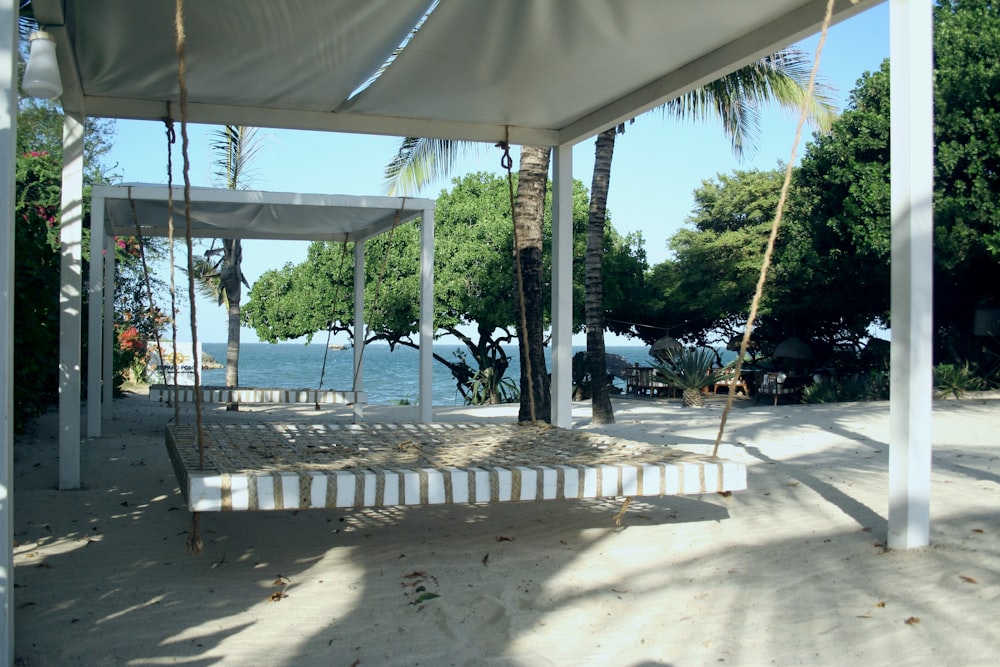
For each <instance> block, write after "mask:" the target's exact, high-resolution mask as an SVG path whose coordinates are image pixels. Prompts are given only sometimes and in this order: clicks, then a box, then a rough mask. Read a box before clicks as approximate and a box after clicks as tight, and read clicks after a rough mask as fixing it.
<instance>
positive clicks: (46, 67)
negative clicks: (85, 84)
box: [21, 31, 62, 100]
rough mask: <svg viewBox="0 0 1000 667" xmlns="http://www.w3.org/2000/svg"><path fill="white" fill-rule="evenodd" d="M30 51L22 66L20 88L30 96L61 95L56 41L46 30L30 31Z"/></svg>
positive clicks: (51, 96)
mask: <svg viewBox="0 0 1000 667" xmlns="http://www.w3.org/2000/svg"><path fill="white" fill-rule="evenodd" d="M30 39H31V53H30V55H29V56H28V66H27V67H25V68H24V78H23V79H22V80H21V89H22V90H24V92H26V93H27V94H28V95H31V96H32V97H39V98H41V99H45V100H51V99H53V98H56V97H59V96H60V95H62V80H61V79H60V78H59V64H58V63H57V62H56V42H55V40H54V39H52V35H50V34H49V33H47V32H41V31H38V32H33V33H31V37H30Z"/></svg>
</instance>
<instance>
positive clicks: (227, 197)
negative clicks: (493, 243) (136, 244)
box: [92, 185, 434, 241]
mask: <svg viewBox="0 0 1000 667" xmlns="http://www.w3.org/2000/svg"><path fill="white" fill-rule="evenodd" d="M168 192H169V189H168V188H167V186H165V185H131V186H129V185H119V186H95V187H94V189H93V193H92V199H93V200H94V201H95V202H97V201H98V200H99V199H100V198H103V199H104V223H105V229H106V230H109V232H110V233H112V234H114V235H118V236H134V235H135V218H137V219H138V221H139V226H140V229H141V231H142V234H143V236H166V235H167V217H168V210H167V208H168V207H167V195H168ZM133 205H134V206H135V218H133V215H132V207H133ZM97 206H98V205H97V204H96V203H95V211H94V215H97V210H96V209H97ZM433 210H434V201H433V200H431V199H415V198H413V197H352V196H347V195H320V194H296V193H288V192H261V191H256V190H215V189H209V188H192V190H191V230H192V231H191V236H192V238H239V239H287V240H303V241H345V240H346V241H358V240H364V239H367V238H370V237H372V236H375V235H377V234H380V233H382V232H385V231H388V230H389V229H390V228H391V227H392V226H393V224H403V223H405V222H408V221H410V220H413V219H415V218H419V217H420V215H421V214H422V213H423V212H424V211H433ZM173 216H174V229H175V231H174V234H175V235H176V236H178V237H182V236H184V234H185V219H184V189H183V188H181V187H177V186H175V187H174V191H173Z"/></svg>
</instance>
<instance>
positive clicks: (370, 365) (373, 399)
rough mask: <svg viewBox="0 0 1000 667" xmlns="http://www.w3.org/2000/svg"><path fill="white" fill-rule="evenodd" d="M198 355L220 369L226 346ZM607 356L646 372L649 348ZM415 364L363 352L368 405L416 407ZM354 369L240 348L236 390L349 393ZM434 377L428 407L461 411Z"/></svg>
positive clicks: (292, 348) (372, 350)
mask: <svg viewBox="0 0 1000 667" xmlns="http://www.w3.org/2000/svg"><path fill="white" fill-rule="evenodd" d="M202 349H203V350H204V352H206V353H207V354H209V355H211V356H212V357H214V358H215V359H216V360H217V361H218V362H219V363H222V364H225V361H226V344H225V343H205V344H203V345H202ZM459 349H462V348H461V347H460V346H456V345H454V344H452V345H445V344H436V345H435V346H434V352H435V354H438V355H440V356H442V357H444V358H445V359H448V360H455V359H456V357H455V356H454V353H455V351H456V350H459ZM584 350H585V348H584V347H580V346H574V347H573V353H574V354H575V353H577V352H582V351H584ZM505 351H506V353H507V355H508V356H510V357H511V361H510V366H509V367H508V369H507V373H506V375H505V377H507V378H511V379H512V380H513V381H514V382H515V384H517V383H518V382H519V378H520V370H519V365H518V358H517V347H516V346H511V347H509V348H508V349H506V350H505ZM606 351H607V353H608V354H618V355H621V356H622V357H624V358H625V359H626V361H628V363H629V364H630V365H631V364H640V365H643V366H646V365H649V364H650V363H651V362H652V361H653V359H652V357H650V356H649V348H648V347H646V346H644V345H621V346H608V348H607V350H606ZM545 352H546V360H547V361H546V364H547V368H548V370H549V372H551V371H552V362H551V359H550V358H549V352H550V349H549V348H546V351H545ZM324 356H325V357H326V370H325V372H324V371H323V358H324ZM466 356H467V357H468V355H466ZM418 359H419V352H418V351H417V350H415V349H413V348H410V347H404V346H396V348H395V349H394V350H390V348H389V346H388V345H385V344H372V345H368V346H367V347H365V353H364V364H363V365H364V388H365V391H367V392H368V402H369V403H372V404H376V405H393V404H398V403H400V402H409V403H414V404H415V403H416V402H417V398H418V394H419V386H418V377H419V374H418ZM353 363H354V350H352V349H349V348H348V349H342V350H332V349H331V350H329V351H328V350H327V349H326V347H325V346H324V345H323V344H322V343H312V344H309V345H305V344H300V343H281V344H277V345H271V344H268V343H244V344H242V345H240V367H239V371H240V386H242V387H275V388H287V389H316V388H317V387H320V386H321V385H320V374H321V373H323V384H322V388H323V389H350V388H351V386H352V374H353ZM433 375H434V377H433V404H434V405H461V404H462V402H463V401H462V395H461V394H460V393H459V392H458V390H457V389H456V387H455V379H454V378H453V377H452V375H451V373H450V372H449V371H448V369H447V368H446V367H445V365H444V364H442V363H441V362H439V361H437V360H435V361H434V362H433ZM201 382H202V384H204V385H225V384H226V371H225V369H208V370H205V371H204V372H203V374H202V378H201ZM616 382H617V383H618V384H620V385H621V387H622V389H624V386H625V385H624V383H623V382H622V381H621V380H617V381H616Z"/></svg>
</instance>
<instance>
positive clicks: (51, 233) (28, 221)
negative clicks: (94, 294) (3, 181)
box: [14, 152, 62, 430]
mask: <svg viewBox="0 0 1000 667" xmlns="http://www.w3.org/2000/svg"><path fill="white" fill-rule="evenodd" d="M16 170H17V203H16V208H15V214H14V215H15V218H14V220H15V224H14V248H15V256H14V283H15V289H14V358H15V359H17V360H18V362H17V363H16V364H14V428H15V429H16V430H21V429H22V428H23V426H24V421H25V420H26V419H27V418H29V417H30V416H32V415H35V414H38V413H39V412H41V411H42V410H43V409H44V408H45V406H47V405H49V404H51V403H54V402H55V401H56V399H57V398H58V389H59V387H58V383H59V376H58V365H57V363H56V350H58V349H59V254H58V253H59V227H58V221H57V216H58V213H59V187H60V185H59V184H60V182H61V179H62V163H61V161H60V160H56V159H55V158H54V156H52V155H51V154H49V153H45V152H27V153H21V154H19V155H18V156H17V164H16Z"/></svg>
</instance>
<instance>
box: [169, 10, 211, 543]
mask: <svg viewBox="0 0 1000 667" xmlns="http://www.w3.org/2000/svg"><path fill="white" fill-rule="evenodd" d="M174 26H175V29H176V32H177V83H178V86H179V88H180V102H181V105H180V106H181V154H182V155H183V156H184V167H183V170H182V171H183V174H184V221H185V235H186V239H185V240H186V242H187V243H186V245H187V264H188V301H189V303H190V306H191V357H192V360H193V364H194V412H195V428H196V431H195V432H196V433H197V434H198V468H199V470H204V469H205V430H204V425H203V424H202V419H201V398H202V397H201V372H200V371H201V369H200V364H201V360H200V359H199V358H198V322H197V310H196V307H195V290H194V270H193V268H194V244H193V242H192V239H191V176H190V170H191V161H190V159H189V157H188V134H187V98H188V92H187V81H186V80H185V76H186V74H187V65H186V63H185V60H184V40H185V34H184V0H175V17H174ZM170 270H171V272H172V271H173V270H174V269H173V266H171V267H170ZM174 365H175V366H176V363H175V364H174ZM187 548H188V551H190V552H191V553H193V554H195V555H200V554H201V551H202V540H201V535H199V534H198V513H197V512H194V513H192V515H191V530H190V531H189V532H188V539H187Z"/></svg>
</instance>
